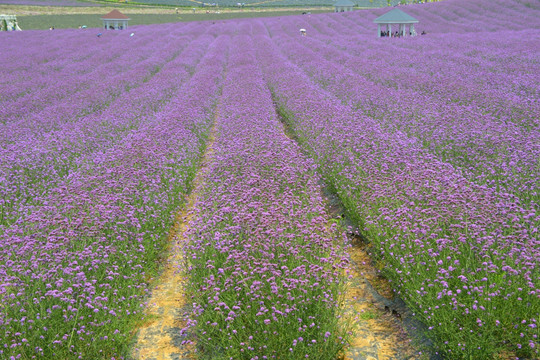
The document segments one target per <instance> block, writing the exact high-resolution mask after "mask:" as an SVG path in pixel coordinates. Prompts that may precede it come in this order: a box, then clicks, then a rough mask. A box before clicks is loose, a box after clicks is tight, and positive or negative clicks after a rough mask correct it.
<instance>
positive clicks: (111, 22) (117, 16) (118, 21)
mask: <svg viewBox="0 0 540 360" xmlns="http://www.w3.org/2000/svg"><path fill="white" fill-rule="evenodd" d="M101 20H103V28H104V29H105V30H124V29H127V27H128V21H129V20H131V19H130V18H129V17H127V16H126V15H124V14H122V13H121V12H120V11H118V10H116V9H115V10H113V11H111V12H110V13H108V14H107V15H103V16H102V17H101Z"/></svg>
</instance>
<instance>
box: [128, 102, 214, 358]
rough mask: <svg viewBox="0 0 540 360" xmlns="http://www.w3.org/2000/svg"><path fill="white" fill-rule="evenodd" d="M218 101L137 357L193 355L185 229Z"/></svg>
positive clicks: (207, 159) (210, 150)
mask: <svg viewBox="0 0 540 360" xmlns="http://www.w3.org/2000/svg"><path fill="white" fill-rule="evenodd" d="M218 110H219V105H218V107H217V108H216V113H215V116H214V123H213V126H212V128H211V130H210V134H209V137H208V140H207V147H206V151H205V153H204V155H203V160H202V166H201V169H199V171H198V172H197V175H196V176H195V179H194V186H193V190H192V191H191V193H190V194H189V196H188V198H187V202H186V205H185V207H184V209H183V210H182V211H181V212H180V214H179V215H178V216H177V218H176V225H175V234H174V236H173V238H172V240H171V241H172V244H171V248H170V253H169V256H168V258H167V261H166V265H165V269H164V271H163V273H162V274H161V276H160V277H159V279H158V280H157V285H156V287H155V288H154V290H153V291H152V295H151V297H150V299H149V300H148V307H147V309H146V314H147V316H148V317H147V322H146V323H144V324H143V325H142V326H141V327H140V329H139V334H138V336H137V341H136V344H135V345H134V350H133V354H132V356H133V358H134V359H137V360H182V359H191V357H190V355H189V354H190V353H191V352H192V351H193V349H192V347H193V345H192V344H187V345H184V344H182V342H183V340H184V338H183V336H182V332H181V330H182V329H183V328H184V327H185V326H186V319H185V313H186V311H185V310H186V306H187V302H186V298H185V291H184V289H185V287H186V281H187V279H185V277H184V274H183V273H182V271H181V266H182V263H183V262H184V254H183V251H182V249H183V246H184V244H185V243H186V242H187V241H188V239H187V237H186V233H187V231H188V229H189V223H190V220H191V218H192V217H193V212H192V210H193V206H194V204H195V203H196V202H197V198H198V194H199V193H200V189H201V188H202V187H203V183H204V181H203V180H204V179H203V174H204V173H205V172H204V169H205V168H206V167H208V164H209V163H210V162H211V160H212V158H213V155H214V148H213V144H214V141H215V138H216V131H217V130H216V118H217V117H218V116H219V111H218Z"/></svg>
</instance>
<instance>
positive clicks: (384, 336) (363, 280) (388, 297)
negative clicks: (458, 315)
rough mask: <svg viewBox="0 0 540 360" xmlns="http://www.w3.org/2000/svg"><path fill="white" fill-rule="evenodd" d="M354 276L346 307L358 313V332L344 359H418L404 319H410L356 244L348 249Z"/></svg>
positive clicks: (369, 259) (365, 254)
mask: <svg viewBox="0 0 540 360" xmlns="http://www.w3.org/2000/svg"><path fill="white" fill-rule="evenodd" d="M349 255H350V258H351V263H352V265H353V266H352V271H351V274H352V276H353V278H352V281H351V284H350V285H351V286H350V288H349V291H348V293H347V295H346V306H347V307H349V309H350V311H353V312H354V313H355V314H357V320H356V325H357V332H356V337H355V338H354V340H353V343H352V346H351V347H350V348H349V350H348V351H347V354H346V356H345V360H364V359H365V360H405V359H407V360H409V359H417V358H418V357H417V355H416V354H417V351H415V349H414V348H413V347H412V346H411V337H410V336H409V334H408V333H407V330H406V327H405V323H404V322H403V320H404V319H405V318H406V317H408V316H410V314H409V313H408V310H407V309H406V307H405V306H404V305H403V304H402V303H401V302H400V301H399V300H397V299H394V298H393V296H392V295H393V293H392V290H391V287H390V285H389V283H388V282H387V281H386V280H385V279H384V278H382V277H381V276H380V275H379V274H378V272H377V269H376V267H375V266H374V264H373V262H372V260H371V258H370V256H369V254H368V252H367V251H366V250H365V249H364V248H363V247H362V245H361V244H359V243H354V244H353V247H352V248H351V249H350V250H349Z"/></svg>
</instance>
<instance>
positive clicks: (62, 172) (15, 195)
mask: <svg viewBox="0 0 540 360" xmlns="http://www.w3.org/2000/svg"><path fill="white" fill-rule="evenodd" d="M182 40H185V43H181V46H179V47H173V46H172V45H170V44H169V45H168V46H167V47H166V48H164V49H160V50H161V53H160V54H159V55H152V53H153V50H148V48H149V46H148V43H149V40H148V39H146V40H145V41H144V42H142V44H135V46H141V45H142V46H144V47H145V49H147V50H146V51H144V52H140V55H141V57H137V56H132V55H124V54H123V53H124V52H125V50H126V49H125V48H122V49H120V50H119V53H118V54H116V55H117V56H118V57H117V58H116V59H115V60H114V61H120V62H123V61H125V60H128V59H129V60H130V61H127V63H126V65H125V66H126V68H127V69H129V71H124V72H120V73H117V71H118V70H120V69H121V68H122V67H121V65H120V64H118V63H115V64H114V66H110V67H109V66H105V67H106V68H108V69H101V70H105V71H103V72H101V71H99V70H96V71H94V72H95V73H96V74H93V75H92V76H89V74H88V73H86V71H84V68H86V67H88V66H89V65H91V63H87V64H86V65H84V64H79V65H78V68H79V70H80V71H81V73H76V74H77V75H75V74H73V72H71V71H70V69H66V68H65V67H63V66H61V65H58V67H59V68H60V69H61V70H58V72H59V73H60V74H63V72H64V71H66V72H68V73H71V74H72V77H71V78H69V77H66V79H70V80H69V81H66V82H65V83H63V82H62V81H60V83H63V85H64V86H65V87H66V88H67V90H65V91H62V94H58V97H59V98H58V99H57V101H49V105H48V106H47V105H45V106H46V107H45V108H44V109H41V110H37V109H33V110H34V111H33V112H31V113H29V114H27V115H26V116H24V115H23V116H21V117H20V118H19V119H13V118H12V117H9V116H6V118H5V120H6V122H5V123H4V124H3V125H0V128H1V130H2V135H0V144H2V148H0V169H1V172H0V179H3V180H4V181H2V183H0V195H1V197H0V205H1V206H2V208H3V211H2V213H1V215H0V224H3V225H9V224H11V223H13V222H15V221H17V220H18V219H20V218H21V215H22V214H23V213H25V212H26V213H27V212H32V208H33V207H35V206H41V205H42V204H43V201H44V200H45V199H46V198H47V196H48V191H49V190H50V189H54V188H55V187H56V186H58V185H59V183H61V182H62V181H63V180H65V179H66V178H70V176H71V174H73V173H75V172H76V171H77V170H78V169H79V168H81V167H85V166H92V163H93V162H94V161H95V159H96V156H99V154H103V153H104V152H106V151H107V149H109V148H111V147H114V146H115V144H117V143H118V142H121V141H122V140H123V139H124V137H125V136H128V135H129V134H130V133H131V132H133V131H135V130H137V129H138V128H139V127H140V124H141V123H144V121H145V120H146V119H147V118H148V117H151V116H152V115H153V113H154V112H155V111H157V110H158V109H159V107H160V106H162V105H163V103H165V102H167V101H168V99H169V98H170V97H171V96H172V94H173V93H174V92H175V91H177V90H178V87H179V86H180V84H182V82H183V81H185V80H186V79H188V78H189V76H190V72H192V71H193V67H194V66H195V65H196V63H197V62H198V61H199V60H200V58H201V57H202V56H203V54H204V52H205V51H206V49H207V46H208V44H209V43H210V42H211V38H210V37H208V36H202V37H200V38H198V39H197V40H196V41H189V42H188V40H190V39H188V38H187V37H185V38H184V39H182ZM124 41H125V39H124ZM188 43H189V45H187V44H188ZM111 46H112V45H111ZM183 46H186V47H185V48H184V47H183ZM120 54H122V56H120ZM65 56H66V53H61V54H60V58H61V59H62V60H61V63H64V62H65V60H63V58H64V57H65ZM124 56H125V58H123V57H124ZM131 58H134V59H135V60H133V61H131V60H132V59H131ZM96 60H99V59H96ZM164 64H167V65H166V66H165V67H163V65H164ZM98 65H99V63H98ZM53 66H54V65H53ZM96 68H99V66H96ZM45 71H46V70H45ZM56 75H57V74H55V73H51V74H50V78H48V80H47V81H48V82H51V83H52V84H51V85H53V84H55V80H54V79H55V76H56ZM111 75H114V76H111ZM60 78H62V79H63V78H64V77H63V76H60ZM88 78H91V79H92V81H89V80H88ZM103 78H109V79H110V80H109V81H111V87H110V89H106V87H105V86H103ZM78 79H81V80H82V81H78ZM124 79H125V80H124ZM86 81H88V82H86ZM56 82H58V80H56ZM81 83H82V84H84V86H83V85H81ZM106 84H107V83H106ZM44 86H45V88H44V89H43V91H45V89H46V88H49V89H50V87H49V86H48V85H47V84H45V85H44ZM71 86H73V87H71ZM102 86H103V88H102ZM28 91H29V93H28V95H29V97H31V99H30V100H29V103H31V104H32V103H34V102H35V101H36V100H35V99H36V96H40V95H42V94H41V91H40V89H39V90H38V89H32V88H31V89H29V90H28ZM50 91H53V92H54V91H56V89H55V87H54V86H52V89H50ZM34 93H37V95H34ZM64 94H66V95H67V96H66V97H64V96H62V95H64ZM68 94H69V95H68ZM45 98H46V99H47V100H51V99H49V98H47V97H45ZM45 101H46V100H45ZM46 102H47V101H46ZM14 103H17V101H13V102H12V103H10V105H11V104H14ZM66 104H67V105H66ZM17 106H21V107H22V108H24V105H23V104H20V103H19V104H18V105H17Z"/></svg>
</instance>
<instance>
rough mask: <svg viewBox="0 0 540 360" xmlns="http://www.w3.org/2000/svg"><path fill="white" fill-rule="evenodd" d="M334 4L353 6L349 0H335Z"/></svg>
mask: <svg viewBox="0 0 540 360" xmlns="http://www.w3.org/2000/svg"><path fill="white" fill-rule="evenodd" d="M334 6H354V3H353V2H352V1H351V0H337V1H336V3H335V4H334Z"/></svg>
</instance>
